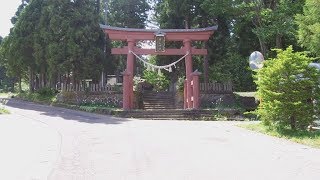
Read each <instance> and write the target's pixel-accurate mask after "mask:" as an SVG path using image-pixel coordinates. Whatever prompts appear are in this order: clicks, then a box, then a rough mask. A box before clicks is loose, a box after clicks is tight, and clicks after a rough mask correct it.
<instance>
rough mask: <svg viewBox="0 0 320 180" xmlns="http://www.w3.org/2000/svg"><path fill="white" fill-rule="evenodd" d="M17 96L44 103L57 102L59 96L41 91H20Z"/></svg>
mask: <svg viewBox="0 0 320 180" xmlns="http://www.w3.org/2000/svg"><path fill="white" fill-rule="evenodd" d="M17 97H19V98H21V99H23V100H27V101H32V102H37V103H44V104H51V103H53V102H56V100H57V98H56V95H55V94H49V95H48V94H46V95H43V94H40V93H37V92H35V93H29V92H25V93H20V94H18V95H17Z"/></svg>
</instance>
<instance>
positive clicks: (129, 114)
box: [119, 109, 239, 120]
mask: <svg viewBox="0 0 320 180" xmlns="http://www.w3.org/2000/svg"><path fill="white" fill-rule="evenodd" d="M217 112H218V110H180V109H178V110H177V109H165V110H164V109H163V110H156V109H153V110H134V111H126V112H123V113H121V114H119V115H120V116H121V117H125V118H136V119H145V120H215V117H214V114H216V113H217ZM221 113H225V114H228V117H229V119H231V120H233V119H237V118H236V117H237V116H238V115H237V114H238V113H239V112H238V111H237V110H227V111H225V112H221ZM238 120H239V118H238Z"/></svg>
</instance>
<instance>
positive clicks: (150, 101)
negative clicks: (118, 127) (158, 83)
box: [142, 91, 176, 110]
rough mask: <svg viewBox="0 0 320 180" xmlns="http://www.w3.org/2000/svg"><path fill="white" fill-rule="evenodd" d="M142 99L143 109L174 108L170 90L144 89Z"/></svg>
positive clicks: (172, 95)
mask: <svg viewBox="0 0 320 180" xmlns="http://www.w3.org/2000/svg"><path fill="white" fill-rule="evenodd" d="M142 100H143V109H144V110H161V109H162V110H165V109H166V110H168V109H176V106H175V100H174V94H173V93H172V92H154V91H145V92H144V93H143V95H142Z"/></svg>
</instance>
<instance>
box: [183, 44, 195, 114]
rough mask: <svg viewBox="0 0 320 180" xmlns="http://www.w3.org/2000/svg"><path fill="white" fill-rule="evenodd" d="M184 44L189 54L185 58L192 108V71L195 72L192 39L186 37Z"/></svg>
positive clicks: (189, 105) (190, 106) (189, 104)
mask: <svg viewBox="0 0 320 180" xmlns="http://www.w3.org/2000/svg"><path fill="white" fill-rule="evenodd" d="M183 44H184V49H185V51H186V53H187V52H189V54H188V55H187V56H186V58H185V64H186V79H187V99H188V102H187V108H192V100H191V97H192V87H191V79H192V77H191V73H192V72H193V68H192V54H191V40H190V39H185V40H184V41H183Z"/></svg>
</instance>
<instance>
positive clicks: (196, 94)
mask: <svg viewBox="0 0 320 180" xmlns="http://www.w3.org/2000/svg"><path fill="white" fill-rule="evenodd" d="M200 75H201V73H200V72H198V71H197V70H196V71H194V72H193V73H192V81H193V86H192V87H193V109H199V108H200V83H199V76H200Z"/></svg>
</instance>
